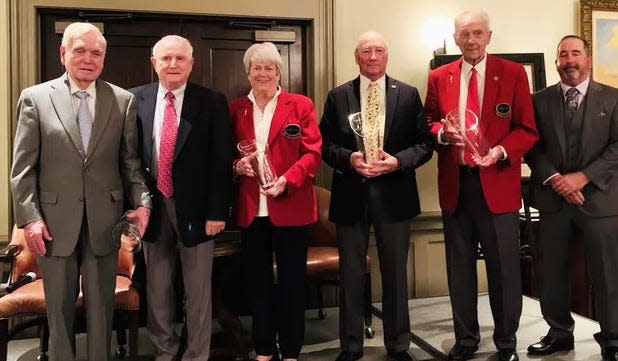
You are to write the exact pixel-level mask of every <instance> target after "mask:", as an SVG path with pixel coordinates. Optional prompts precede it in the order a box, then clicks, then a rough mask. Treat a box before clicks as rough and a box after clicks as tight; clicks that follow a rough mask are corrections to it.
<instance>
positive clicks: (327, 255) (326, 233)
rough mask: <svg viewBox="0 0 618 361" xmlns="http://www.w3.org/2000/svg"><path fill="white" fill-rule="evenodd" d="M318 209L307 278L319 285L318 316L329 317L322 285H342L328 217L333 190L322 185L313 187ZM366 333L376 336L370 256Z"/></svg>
mask: <svg viewBox="0 0 618 361" xmlns="http://www.w3.org/2000/svg"><path fill="white" fill-rule="evenodd" d="M313 189H314V192H315V196H316V201H317V209H318V221H317V222H316V223H314V224H312V225H311V227H310V228H309V239H308V249H307V280H308V281H309V282H313V283H315V284H316V285H317V291H318V292H317V293H318V294H317V301H318V317H319V318H320V319H321V320H323V319H324V318H326V312H325V311H324V299H323V293H322V286H323V285H324V284H335V285H339V251H338V249H337V238H336V233H335V224H334V223H333V222H331V221H329V220H328V212H329V208H330V191H329V190H328V189H326V188H323V187H320V186H314V187H313ZM364 281H365V292H364V293H365V294H364V297H365V336H366V337H367V338H373V337H374V335H375V331H374V330H373V329H372V327H371V323H372V311H373V308H372V305H371V258H370V257H369V256H367V260H366V269H365V280H364Z"/></svg>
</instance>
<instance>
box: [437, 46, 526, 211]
mask: <svg viewBox="0 0 618 361" xmlns="http://www.w3.org/2000/svg"><path fill="white" fill-rule="evenodd" d="M461 63H462V60H461V59H459V60H457V61H454V62H452V63H450V64H446V65H443V66H441V67H439V68H438V69H435V70H433V71H432V72H431V73H430V74H429V79H428V84H427V97H426V98H425V112H426V113H427V117H428V120H429V123H430V127H431V132H432V134H433V135H434V136H437V134H438V132H439V131H440V129H442V124H441V123H440V120H441V119H443V118H444V117H445V116H446V114H447V113H448V112H449V111H451V110H453V109H457V108H458V106H459V86H460V84H459V83H460V78H461ZM498 106H500V107H501V109H500V111H499V110H498ZM480 129H481V132H482V133H483V135H484V137H485V140H486V141H487V144H488V145H489V146H490V147H494V146H496V145H501V146H503V147H504V149H505V150H506V153H507V154H508V157H507V159H506V160H504V161H499V162H498V163H497V164H495V165H493V166H491V167H486V168H482V169H481V170H480V177H481V185H482V186H483V195H484V196H485V200H486V202H487V206H488V207H489V210H491V211H492V212H493V213H504V212H517V211H518V210H519V208H521V159H522V157H523V156H524V154H525V153H526V152H527V151H528V150H529V149H530V148H531V147H532V145H533V144H534V143H535V142H536V140H537V137H538V134H537V130H536V126H535V124H534V112H533V108H532V100H531V98H530V87H529V85H528V78H527V76H526V72H525V70H524V67H523V66H522V65H521V64H518V63H515V62H512V61H508V60H505V59H502V58H499V57H496V56H492V55H487V67H486V69H485V91H484V93H483V109H482V112H481V119H480ZM436 151H437V152H438V190H439V192H440V207H441V208H442V209H443V210H445V211H448V212H454V211H455V210H456V209H457V201H458V199H459V163H460V152H459V151H460V148H459V147H454V146H450V145H447V146H443V145H438V146H437V148H436Z"/></svg>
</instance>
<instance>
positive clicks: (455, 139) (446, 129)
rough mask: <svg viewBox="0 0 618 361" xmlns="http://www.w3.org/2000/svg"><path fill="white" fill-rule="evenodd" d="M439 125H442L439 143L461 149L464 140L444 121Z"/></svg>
mask: <svg viewBox="0 0 618 361" xmlns="http://www.w3.org/2000/svg"><path fill="white" fill-rule="evenodd" d="M440 123H442V137H441V138H440V141H442V142H443V143H447V144H450V145H455V146H457V147H463V146H464V140H463V138H462V136H461V135H460V134H459V132H458V131H457V129H455V128H454V127H453V126H452V125H451V124H450V123H449V122H447V121H446V119H442V120H440Z"/></svg>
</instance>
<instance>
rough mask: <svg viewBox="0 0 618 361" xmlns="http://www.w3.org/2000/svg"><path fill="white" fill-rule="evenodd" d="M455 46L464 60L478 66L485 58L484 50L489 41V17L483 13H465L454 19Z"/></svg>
mask: <svg viewBox="0 0 618 361" xmlns="http://www.w3.org/2000/svg"><path fill="white" fill-rule="evenodd" d="M453 38H454V39H455V44H457V46H458V47H459V50H461V54H462V56H463V58H464V60H465V61H466V62H467V63H469V64H471V65H476V64H478V63H479V62H480V61H481V60H483V58H484V57H485V49H486V48H487V45H488V44H489V41H490V40H491V30H490V28H489V15H487V13H486V12H484V11H465V12H463V13H461V14H459V15H458V16H457V17H456V18H455V34H453Z"/></svg>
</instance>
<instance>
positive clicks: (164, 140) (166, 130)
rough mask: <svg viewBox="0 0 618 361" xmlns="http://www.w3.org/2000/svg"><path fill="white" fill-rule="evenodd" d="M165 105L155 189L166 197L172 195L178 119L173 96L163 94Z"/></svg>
mask: <svg viewBox="0 0 618 361" xmlns="http://www.w3.org/2000/svg"><path fill="white" fill-rule="evenodd" d="M165 98H166V103H165V110H164V112H163V126H162V127H161V138H160V139H159V169H158V174H157V188H158V189H159V191H161V193H162V194H163V195H164V196H166V197H168V198H169V197H171V196H172V195H173V194H174V183H173V181H172V161H173V160H174V147H175V146H176V135H177V134H178V118H177V117H176V108H174V94H173V93H172V92H169V91H168V92H167V94H165Z"/></svg>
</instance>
